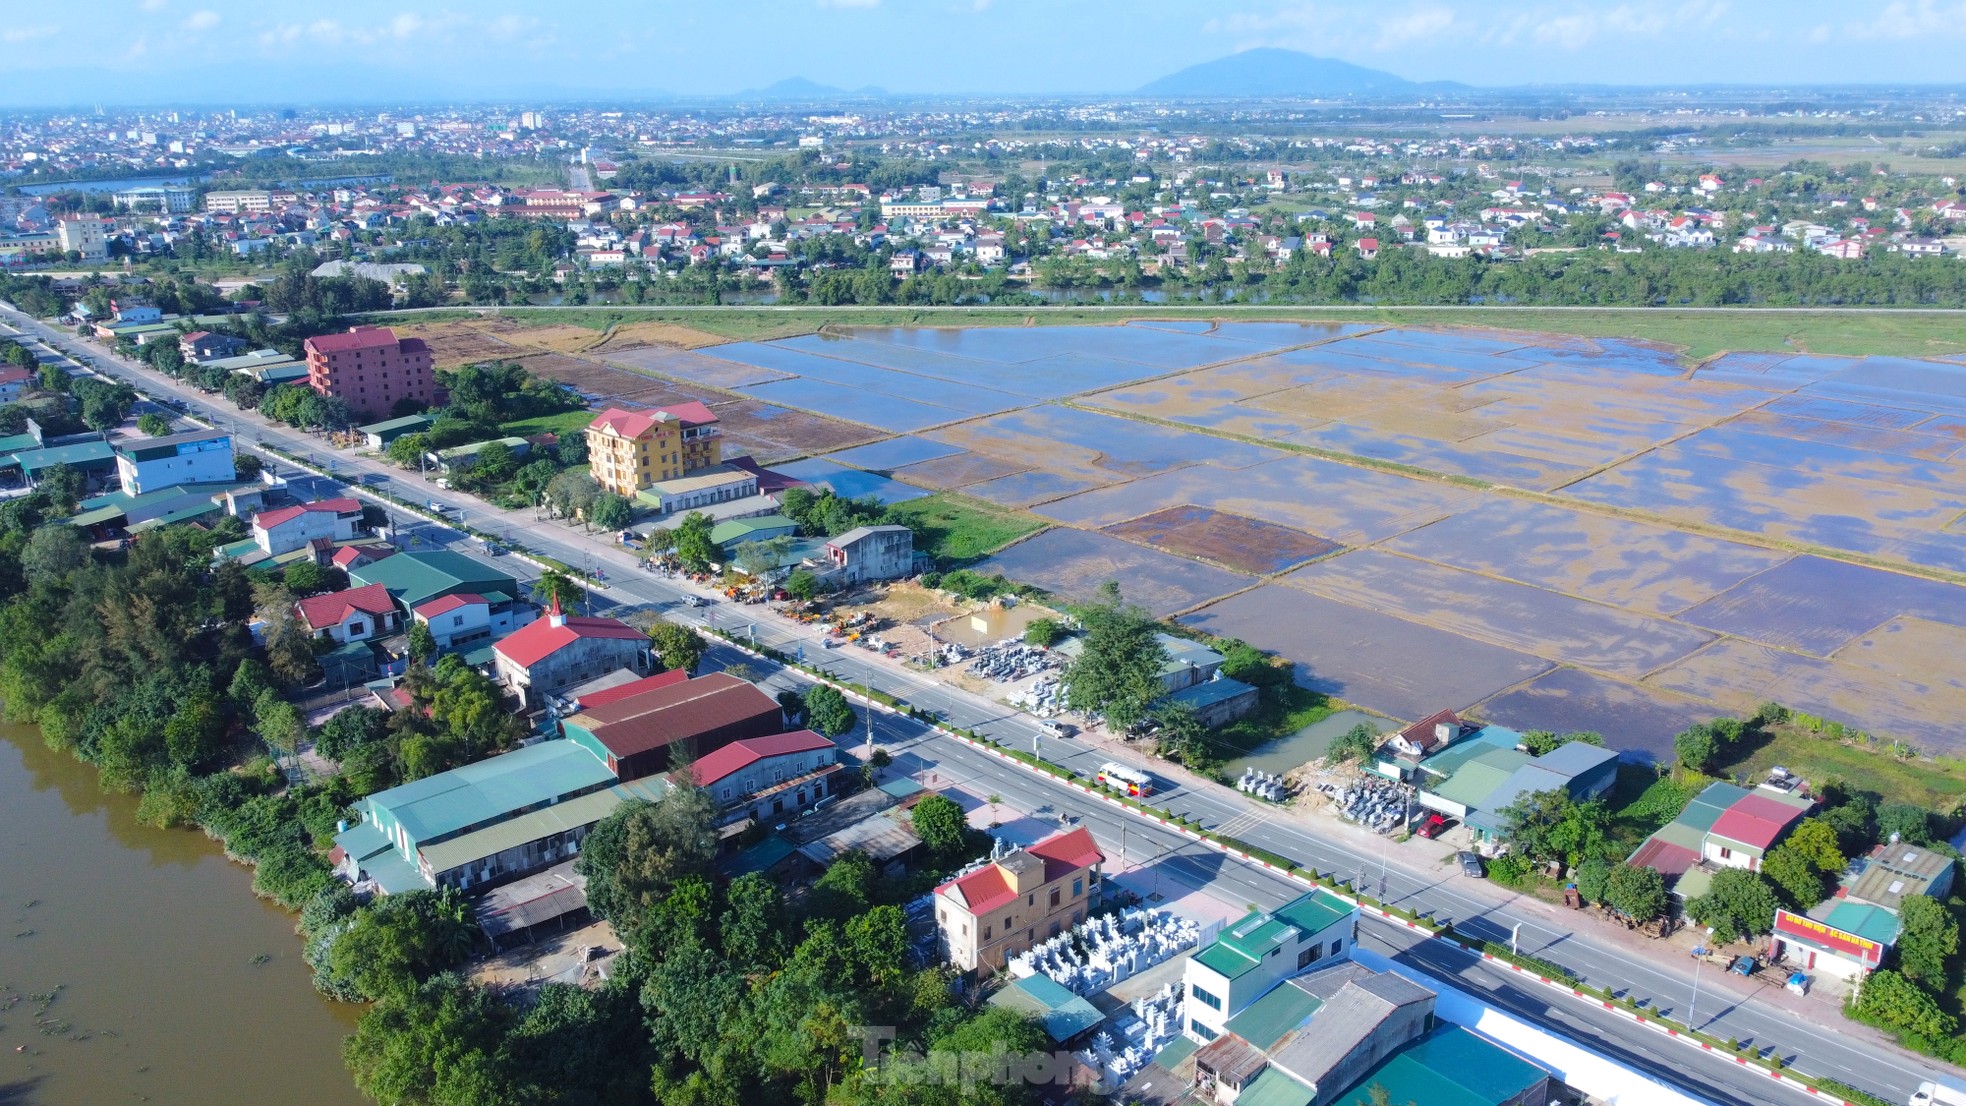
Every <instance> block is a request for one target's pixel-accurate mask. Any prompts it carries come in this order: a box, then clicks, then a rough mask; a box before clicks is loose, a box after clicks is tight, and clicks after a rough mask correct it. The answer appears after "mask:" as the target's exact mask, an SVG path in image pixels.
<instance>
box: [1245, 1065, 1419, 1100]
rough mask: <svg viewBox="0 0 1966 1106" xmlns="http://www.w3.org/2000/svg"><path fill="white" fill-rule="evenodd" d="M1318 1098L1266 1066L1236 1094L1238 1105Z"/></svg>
mask: <svg viewBox="0 0 1966 1106" xmlns="http://www.w3.org/2000/svg"><path fill="white" fill-rule="evenodd" d="M1316 1098H1317V1095H1316V1094H1315V1093H1314V1092H1313V1091H1312V1090H1311V1089H1310V1088H1309V1087H1306V1086H1304V1085H1303V1084H1302V1083H1299V1082H1297V1081H1296V1080H1295V1079H1292V1078H1290V1077H1289V1076H1288V1075H1285V1074H1284V1073H1282V1072H1280V1071H1278V1070H1277V1069H1275V1068H1264V1069H1263V1070H1262V1072H1261V1073H1259V1074H1258V1075H1257V1076H1256V1078H1254V1079H1252V1080H1250V1081H1249V1085H1248V1086H1247V1087H1244V1088H1243V1089H1242V1093H1241V1094H1238V1095H1237V1096H1236V1106H1311V1103H1312V1102H1313V1101H1315V1100H1316ZM1394 1101H1398V1100H1397V1099H1395V1100H1394ZM1427 1106H1433V1104H1432V1103H1428V1104H1427Z"/></svg>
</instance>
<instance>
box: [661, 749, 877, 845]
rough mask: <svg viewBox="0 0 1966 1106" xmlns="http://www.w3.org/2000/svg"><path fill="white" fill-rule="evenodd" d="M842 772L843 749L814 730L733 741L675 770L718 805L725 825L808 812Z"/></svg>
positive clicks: (823, 796) (824, 795)
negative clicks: (839, 772)
mask: <svg viewBox="0 0 1966 1106" xmlns="http://www.w3.org/2000/svg"><path fill="white" fill-rule="evenodd" d="M839 770H840V751H839V747H838V746H836V745H834V744H833V741H832V739H831V738H826V737H821V736H820V735H818V734H816V733H814V732H812V731H811V730H794V731H793V732H791V733H781V734H772V735H771V736H770V737H750V738H744V739H741V740H738V741H733V742H731V743H730V744H728V745H726V746H724V747H723V748H721V749H717V750H715V751H713V752H710V753H706V754H705V755H704V756H703V758H702V759H701V760H698V761H697V762H696V763H694V764H692V765H690V766H689V767H688V768H682V769H677V771H679V772H683V771H686V772H689V773H690V774H691V777H692V778H693V779H694V780H695V781H696V785H697V786H698V787H701V788H703V789H704V790H705V791H707V792H709V794H710V797H711V798H712V799H714V800H716V803H717V806H718V807H719V808H721V809H722V810H723V811H724V818H723V819H722V822H723V823H724V824H729V823H731V822H735V821H738V820H740V819H743V818H753V819H761V818H769V817H772V816H774V815H778V814H783V813H785V812H787V811H798V810H804V809H805V808H806V807H808V806H811V805H812V804H813V803H816V802H818V801H819V800H821V799H823V798H825V797H826V795H827V793H828V792H827V783H828V781H829V779H830V777H831V776H832V775H833V773H835V772H838V771H839Z"/></svg>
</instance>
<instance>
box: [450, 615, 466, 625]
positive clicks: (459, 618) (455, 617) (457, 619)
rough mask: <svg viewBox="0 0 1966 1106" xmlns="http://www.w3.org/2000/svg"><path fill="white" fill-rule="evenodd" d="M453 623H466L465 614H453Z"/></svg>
mask: <svg viewBox="0 0 1966 1106" xmlns="http://www.w3.org/2000/svg"><path fill="white" fill-rule="evenodd" d="M451 625H453V626H462V625H464V616H463V615H461V614H454V615H452V616H451Z"/></svg>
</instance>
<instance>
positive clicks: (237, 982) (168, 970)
mask: <svg viewBox="0 0 1966 1106" xmlns="http://www.w3.org/2000/svg"><path fill="white" fill-rule="evenodd" d="M135 811H136V800H135V799H133V798H130V797H127V796H120V795H104V794H102V792H101V791H100V790H99V789H98V788H97V786H96V780H95V770H94V769H92V768H89V767H87V766H85V765H83V764H80V763H78V762H77V761H76V760H75V759H74V758H72V757H70V756H69V755H68V754H66V753H55V752H52V751H50V750H49V749H48V748H47V747H46V746H45V745H43V744H42V742H41V735H40V733H39V732H38V731H37V730H35V729H34V728H33V727H31V726H4V725H0V1103H5V1104H7V1106H114V1104H116V1103H137V1102H154V1103H165V1104H178V1103H186V1104H198V1106H204V1104H235V1103H236V1104H239V1106H249V1104H258V1103H281V1104H285V1106H358V1104H360V1103H364V1102H366V1101H367V1100H366V1099H364V1098H363V1097H362V1096H361V1095H360V1094H358V1093H356V1091H355V1087H354V1084H353V1083H352V1082H351V1081H350V1079H349V1077H348V1073H347V1071H346V1070H345V1069H344V1068H343V1067H342V1064H341V1040H342V1038H343V1037H345V1036H347V1034H348V1033H349V1032H350V1031H351V1030H352V1029H353V1028H354V1023H355V1016H356V1013H357V1009H356V1008H355V1007H353V1006H342V1005H338V1004H334V1003H330V1002H328V1001H327V1000H325V999H323V998H321V997H320V996H319V995H317V994H315V992H314V989H313V988H312V986H310V985H309V983H308V973H307V966H306V964H305V963H303V962H302V960H301V958H300V940H299V938H297V937H296V936H294V932H293V925H294V920H293V918H292V916H291V915H289V914H287V913H286V912H285V911H283V910H281V909H279V908H278V907H276V906H273V905H271V904H268V903H265V902H262V901H260V900H259V899H256V898H254V897H253V893H252V872H251V871H250V870H249V869H248V868H246V867H245V866H244V865H240V864H234V863H232V862H230V861H228V860H226V859H225V857H224V855H223V854H222V853H220V851H219V848H218V845H217V844H216V843H214V842H213V841H211V840H210V839H208V838H207V837H205V836H204V835H203V834H202V833H197V832H194V831H184V830H155V829H150V828H147V827H145V826H141V825H138V824H137V821H136V818H135ZM262 958H263V959H262ZM49 992H53V993H54V998H53V1001H51V1002H45V1008H44V1001H43V1000H44V999H45V998H46V996H47V995H48V993H49ZM10 1003H11V1005H9V1004H10Z"/></svg>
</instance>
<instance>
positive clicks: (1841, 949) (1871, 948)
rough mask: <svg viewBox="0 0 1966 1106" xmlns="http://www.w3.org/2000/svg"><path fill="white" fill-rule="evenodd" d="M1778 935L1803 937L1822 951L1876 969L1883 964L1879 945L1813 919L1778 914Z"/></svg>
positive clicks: (1786, 912)
mask: <svg viewBox="0 0 1966 1106" xmlns="http://www.w3.org/2000/svg"><path fill="white" fill-rule="evenodd" d="M1775 932H1776V934H1778V935H1782V936H1789V937H1800V938H1802V939H1804V940H1806V941H1808V942H1810V943H1811V944H1813V945H1816V946H1818V947H1820V948H1825V949H1829V950H1830V951H1832V952H1836V953H1840V954H1842V955H1844V956H1847V957H1849V958H1850V959H1852V960H1856V961H1859V962H1861V963H1863V964H1866V965H1869V966H1870V967H1873V968H1874V967H1876V966H1877V965H1878V964H1880V963H1882V962H1883V960H1884V946H1883V945H1880V944H1878V943H1877V942H1876V941H1872V940H1869V939H1868V938H1864V937H1859V936H1857V935H1856V934H1854V933H1847V932H1845V931H1843V930H1840V929H1838V928H1836V927H1835V926H1831V925H1824V924H1823V923H1821V922H1819V921H1817V920H1816V919H1814V918H1808V917H1804V916H1803V915H1801V914H1791V913H1789V912H1788V911H1786V910H1777V911H1775Z"/></svg>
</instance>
